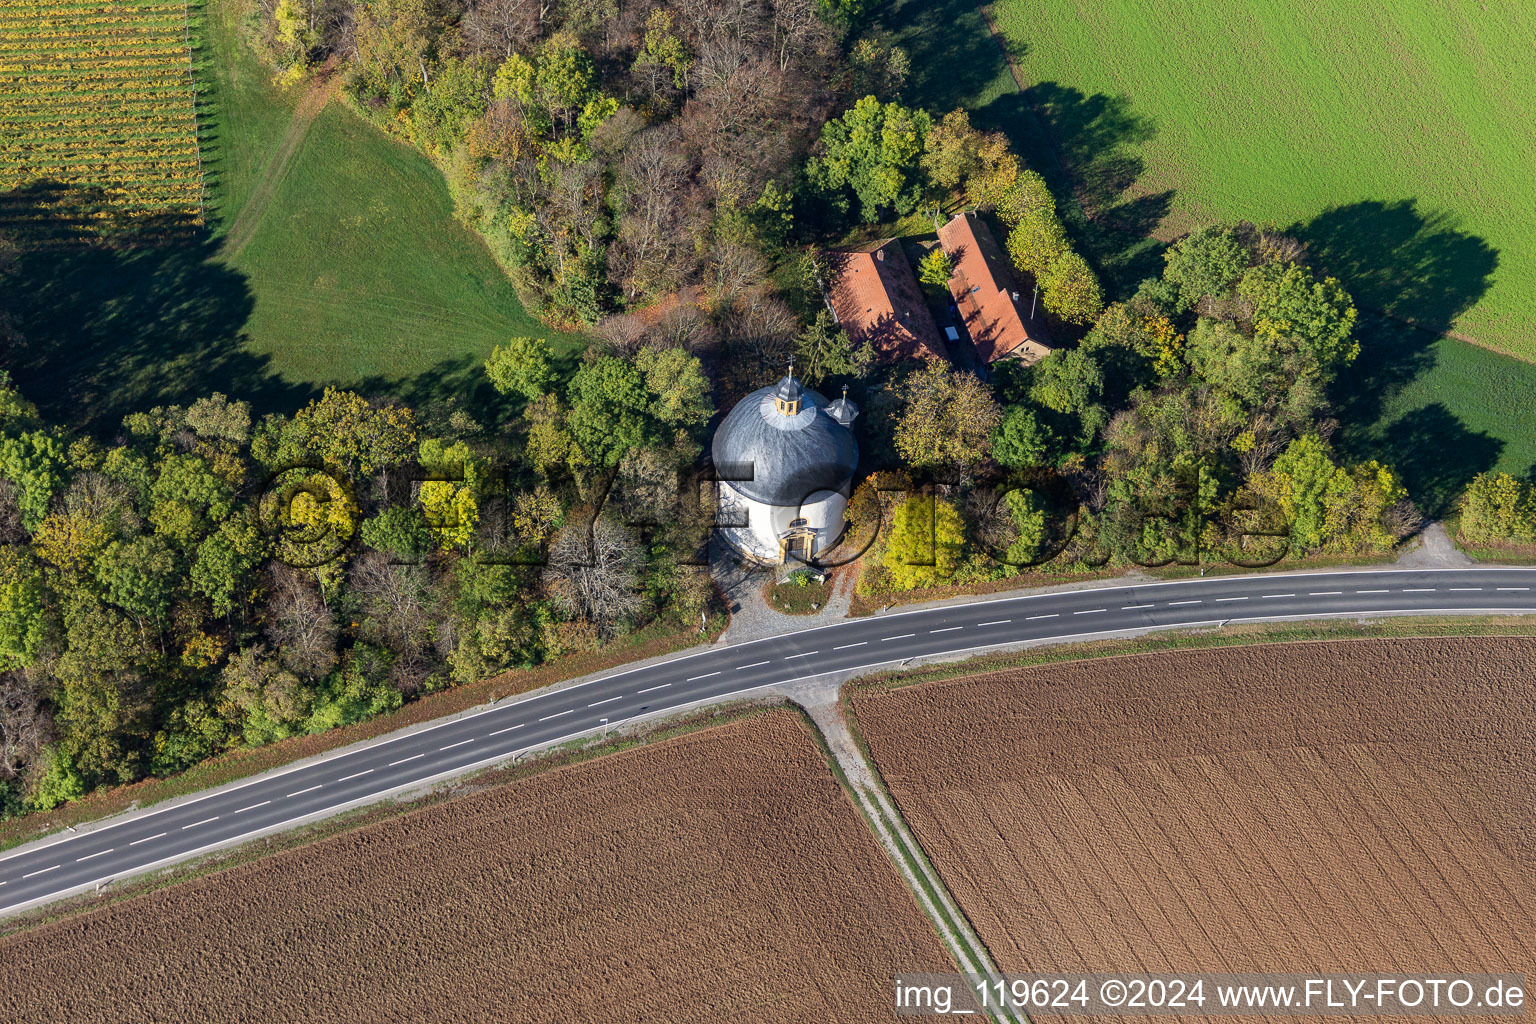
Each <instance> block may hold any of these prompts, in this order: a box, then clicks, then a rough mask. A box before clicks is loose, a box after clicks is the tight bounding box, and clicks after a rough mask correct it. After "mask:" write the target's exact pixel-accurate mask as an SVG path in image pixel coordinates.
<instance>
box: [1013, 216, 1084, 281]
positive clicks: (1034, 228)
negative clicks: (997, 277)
mask: <svg viewBox="0 0 1536 1024" xmlns="http://www.w3.org/2000/svg"><path fill="white" fill-rule="evenodd" d="M1071 251H1072V250H1071V246H1070V245H1069V244H1068V242H1067V232H1066V229H1065V228H1063V227H1062V226H1061V221H1059V220H1057V219H1056V211H1055V210H1053V209H1048V208H1046V207H1035V208H1034V209H1030V210H1027V211H1025V212H1024V213H1023V214H1022V215H1021V216H1020V217H1019V220H1018V223H1017V224H1016V225H1014V228H1013V230H1012V231H1010V232H1008V256H1009V258H1010V259H1012V260H1013V265H1014V266H1016V267H1018V268H1019V269H1020V270H1022V271H1024V272H1025V273H1026V274H1030V275H1033V276H1035V277H1039V276H1041V275H1043V274H1044V273H1045V272H1046V270H1047V269H1048V268H1049V267H1050V266H1051V264H1053V263H1055V262H1056V261H1057V260H1059V259H1061V257H1063V256H1064V255H1066V254H1068V253H1070V252H1071Z"/></svg>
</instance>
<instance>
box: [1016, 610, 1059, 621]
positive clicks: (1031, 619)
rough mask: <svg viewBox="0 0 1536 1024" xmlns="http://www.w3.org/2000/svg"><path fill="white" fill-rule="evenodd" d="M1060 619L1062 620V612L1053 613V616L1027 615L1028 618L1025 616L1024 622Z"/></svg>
mask: <svg viewBox="0 0 1536 1024" xmlns="http://www.w3.org/2000/svg"><path fill="white" fill-rule="evenodd" d="M1059 618H1061V612H1051V614H1049V615H1026V616H1024V621H1025V622H1033V621H1035V620H1036V619H1059Z"/></svg>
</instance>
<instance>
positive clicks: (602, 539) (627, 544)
mask: <svg viewBox="0 0 1536 1024" xmlns="http://www.w3.org/2000/svg"><path fill="white" fill-rule="evenodd" d="M589 524H590V529H588V525H589ZM642 561H643V558H642V555H641V551H640V546H639V545H638V544H637V543H636V542H635V539H634V537H633V536H631V535H630V533H629V531H628V530H627V529H625V527H624V526H623V525H622V524H620V523H619V522H618V520H616V519H614V518H612V517H611V516H601V517H599V518H598V519H597V521H596V522H592V520H590V519H583V520H578V521H576V522H573V523H570V524H568V525H566V526H565V527H564V528H562V529H561V530H560V532H559V533H558V534H557V535H556V536H555V541H554V543H553V544H552V545H550V550H549V564H548V565H547V566H546V567H545V569H544V585H545V587H546V588H548V590H549V594H550V597H551V598H553V599H554V602H555V605H556V607H558V608H559V609H560V610H561V611H563V612H565V613H566V614H567V615H573V616H576V617H579V618H581V619H585V620H587V621H589V622H594V623H597V624H598V625H600V626H602V627H603V628H605V629H609V628H612V627H613V626H614V625H615V624H616V623H617V622H618V621H619V620H621V619H623V618H625V617H627V616H629V615H632V614H634V613H635V612H636V611H638V610H639V608H640V576H639V572H640V566H641V563H642Z"/></svg>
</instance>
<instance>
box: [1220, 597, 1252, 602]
mask: <svg viewBox="0 0 1536 1024" xmlns="http://www.w3.org/2000/svg"><path fill="white" fill-rule="evenodd" d="M1246 600H1248V599H1247V598H1246V597H1218V598H1217V599H1216V603H1217V604H1220V603H1221V602H1223V601H1246Z"/></svg>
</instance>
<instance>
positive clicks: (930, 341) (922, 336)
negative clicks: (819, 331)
mask: <svg viewBox="0 0 1536 1024" xmlns="http://www.w3.org/2000/svg"><path fill="white" fill-rule="evenodd" d="M822 260H823V266H824V267H825V273H826V281H825V282H824V283H825V286H826V297H827V305H828V306H829V307H831V309H832V315H833V316H835V317H836V318H837V322H838V325H839V326H840V327H842V329H843V330H844V331H845V332H847V334H848V337H849V338H850V339H852V340H853V341H854V342H856V343H857V342H860V341H868V342H869V343H870V345H871V346H873V347H874V350H875V354H876V356H877V358H879V359H880V360H881V361H882V362H894V361H896V360H898V359H910V358H921V359H944V358H946V355H945V351H944V343H943V342H942V341H940V340H939V331H938V328H937V327H935V326H934V323H933V315H932V314H931V313H929V312H928V305H927V303H926V302H924V301H923V293H922V290H921V289H919V288H918V285H917V277H916V275H914V274H913V273H912V264H911V263H909V262H908V261H907V257H906V254H905V253H903V252H902V251H901V243H900V242H899V241H898V240H896V239H894V238H887V239H885V240H884V241H881V242H874V243H872V244H870V245H866V246H862V247H860V248H857V249H840V250H832V251H828V252H824V253H822Z"/></svg>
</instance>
